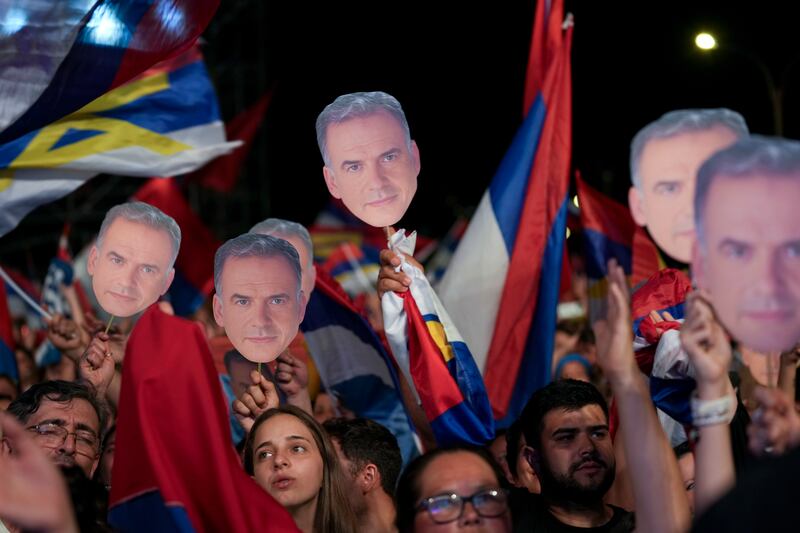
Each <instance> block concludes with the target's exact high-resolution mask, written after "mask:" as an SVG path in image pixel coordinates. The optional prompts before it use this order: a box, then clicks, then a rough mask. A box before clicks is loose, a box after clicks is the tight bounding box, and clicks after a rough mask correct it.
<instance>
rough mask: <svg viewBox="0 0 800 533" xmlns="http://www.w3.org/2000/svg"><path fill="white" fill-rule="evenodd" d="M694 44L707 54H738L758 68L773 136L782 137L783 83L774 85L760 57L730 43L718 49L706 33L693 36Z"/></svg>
mask: <svg viewBox="0 0 800 533" xmlns="http://www.w3.org/2000/svg"><path fill="white" fill-rule="evenodd" d="M694 44H695V46H697V48H699V49H700V50H702V51H703V52H709V51H711V50H716V49H717V48H719V49H720V50H722V51H725V52H731V53H734V54H739V55H740V56H743V57H744V58H745V59H746V60H747V61H750V62H752V63H753V64H754V65H755V66H756V68H758V70H759V72H761V75H762V76H763V77H764V82H765V83H766V84H767V92H768V93H769V100H770V103H771V104H772V124H773V127H774V129H775V132H774V133H775V135H777V136H779V137H780V136H782V135H783V85H784V84H783V83H781V85H780V86H778V85H776V84H775V79H774V78H773V77H772V73H771V72H770V70H769V67H767V65H766V64H764V61H762V60H761V58H760V57H758V56H757V55H755V54H754V53H753V52H750V51H749V50H745V49H742V48H739V47H738V46H736V45H734V44H732V43H724V44H723V45H722V47H721V48H720V47H719V43H718V42H717V39H716V38H715V37H714V36H713V35H711V34H710V33H708V32H700V33H698V34H697V35H695V38H694ZM791 66H792V64H790V65H789V66H787V68H786V69H785V70H784V72H783V76H782V78H781V81H784V80H785V78H786V73H787V72H788V70H789V68H790V67H791Z"/></svg>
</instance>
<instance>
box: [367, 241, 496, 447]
mask: <svg viewBox="0 0 800 533" xmlns="http://www.w3.org/2000/svg"><path fill="white" fill-rule="evenodd" d="M389 246H390V248H391V249H392V250H394V251H396V252H399V253H400V254H401V256H402V255H413V252H414V235H413V234H412V235H411V236H409V237H406V236H405V234H404V232H403V231H402V230H401V231H399V232H397V233H395V234H394V235H392V237H391V238H390V243H389ZM401 269H402V270H403V272H404V273H405V274H406V275H408V276H409V277H410V278H411V285H410V287H409V290H408V291H407V292H404V293H399V294H398V293H393V292H387V293H385V294H384V295H383V299H382V301H381V305H382V308H383V322H384V330H385V332H386V338H387V339H388V340H389V344H390V346H391V348H392V353H393V355H394V357H395V361H396V362H397V365H398V367H399V368H400V370H401V371H402V372H403V373H404V374H405V378H406V381H407V382H408V384H409V386H410V387H411V389H412V391H413V392H414V394H415V395H416V399H417V401H418V402H419V403H420V405H421V406H422V409H423V411H424V412H425V417H426V418H427V420H428V421H429V422H430V425H431V429H432V430H433V434H434V437H435V438H436V442H437V443H438V444H439V445H441V446H447V445H451V444H456V443H467V444H472V445H477V446H482V445H484V444H486V443H487V442H488V441H490V440H491V439H493V438H494V418H493V416H492V409H491V406H490V405H489V398H488V396H487V395H486V389H485V388H484V385H483V380H482V379H481V375H480V372H479V371H478V367H477V366H476V365H475V361H474V360H473V358H472V354H471V353H470V351H469V348H468V347H467V344H466V343H465V342H464V339H463V338H462V336H461V334H460V333H459V331H458V329H457V328H456V327H455V325H454V324H453V322H452V320H450V317H449V316H448V314H447V311H445V308H444V306H443V305H442V303H441V302H440V301H439V298H438V297H437V296H436V293H435V292H434V291H433V288H432V287H431V285H430V282H428V280H427V278H426V277H425V275H424V274H423V273H422V271H421V270H419V269H418V268H416V267H414V266H412V265H410V264H409V263H408V262H406V261H405V260H403V264H402V266H401Z"/></svg>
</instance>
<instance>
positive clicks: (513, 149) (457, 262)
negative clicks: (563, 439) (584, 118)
mask: <svg viewBox="0 0 800 533" xmlns="http://www.w3.org/2000/svg"><path fill="white" fill-rule="evenodd" d="M548 7H549V9H548ZM562 23H563V24H562ZM571 42H572V23H571V16H570V17H569V18H568V20H567V21H566V22H564V18H563V2H562V1H560V0H554V1H553V2H537V8H536V20H535V24H534V31H533V38H532V43H531V52H530V54H531V60H530V63H529V66H528V76H527V81H528V86H527V87H526V89H525V94H526V95H527V96H526V116H525V120H524V121H523V124H522V126H521V127H520V129H519V130H518V132H517V134H516V136H515V138H514V140H513V141H512V144H511V146H510V148H509V149H508V151H507V152H506V155H505V157H504V158H503V161H502V162H501V164H500V167H499V169H498V171H497V173H496V174H495V177H494V179H493V180H492V182H491V184H490V185H489V188H488V190H487V191H486V193H485V194H484V196H483V198H482V199H481V201H480V204H479V205H478V209H477V210H476V212H475V215H474V216H473V218H472V220H471V222H470V225H469V227H468V228H467V231H466V234H465V235H464V238H463V239H462V240H461V244H460V245H459V247H458V249H457V250H456V252H455V254H454V256H453V259H452V261H451V264H450V266H449V268H448V269H447V271H446V272H445V275H444V278H443V279H442V282H441V284H440V285H439V293H440V294H441V296H442V301H443V302H444V304H445V306H446V307H447V309H448V310H449V311H450V313H452V317H453V321H454V323H455V324H456V325H457V326H458V328H459V330H460V331H462V332H464V334H465V340H466V341H467V344H468V345H469V347H470V349H471V350H472V353H473V355H474V356H475V362H476V364H477V365H478V368H480V369H481V370H482V372H483V378H484V381H485V383H486V390H487V392H488V394H489V398H490V400H491V404H492V408H493V410H494V415H495V417H496V418H497V419H498V420H499V423H500V425H501V426H507V425H508V424H510V422H511V421H512V420H514V419H515V418H516V417H517V416H518V415H519V413H520V412H521V410H522V407H523V406H524V404H525V403H526V402H527V400H528V398H529V397H530V395H531V394H532V393H533V392H534V391H535V390H537V389H538V388H540V387H542V386H544V385H545V384H546V383H547V382H548V381H549V380H550V373H551V368H550V367H551V362H550V359H551V357H552V348H553V340H554V330H555V323H556V307H557V303H558V291H559V286H560V283H559V280H560V276H561V270H562V264H561V263H562V258H563V248H564V240H565V234H566V218H567V193H568V189H569V168H570V156H571V122H572V103H571V80H570V72H571V69H570V48H571Z"/></svg>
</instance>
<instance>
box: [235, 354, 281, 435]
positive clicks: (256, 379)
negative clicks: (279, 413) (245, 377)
mask: <svg viewBox="0 0 800 533" xmlns="http://www.w3.org/2000/svg"><path fill="white" fill-rule="evenodd" d="M250 380H251V381H252V383H253V384H252V385H250V386H249V387H247V389H246V390H245V391H244V392H243V393H242V395H241V396H240V397H239V399H237V400H234V401H233V414H234V416H236V419H237V420H238V421H239V423H240V424H241V425H242V427H243V428H244V430H245V431H246V432H247V433H250V428H252V427H253V423H254V422H255V421H256V418H257V417H258V415H260V414H261V413H263V412H264V411H266V410H267V409H272V408H274V407H278V403H279V401H278V392H277V391H276V390H275V385H274V384H273V383H272V382H271V381H270V380H269V379H267V378H265V377H264V376H262V375H261V374H259V373H258V371H256V370H253V371H251V372H250Z"/></svg>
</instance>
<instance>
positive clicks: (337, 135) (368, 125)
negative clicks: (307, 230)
mask: <svg viewBox="0 0 800 533" xmlns="http://www.w3.org/2000/svg"><path fill="white" fill-rule="evenodd" d="M361 94H366V95H367V96H366V97H367V98H372V97H373V96H372V95H378V97H377V98H388V99H390V101H391V102H393V103H395V104H396V108H397V109H398V110H399V109H400V106H399V103H397V101H396V100H394V99H393V98H392V97H391V96H389V95H386V94H385V93H356V95H355V96H358V95H361ZM351 96H354V95H344V96H342V97H339V98H338V99H337V100H336V102H334V104H331V105H336V103H337V102H339V101H340V100H341V99H343V98H348V97H351ZM329 107H330V106H329ZM327 111H328V108H326V111H324V112H323V115H325V113H326V112H327ZM399 112H400V113H402V110H400V111H399ZM324 139H325V140H324V143H325V144H324V146H325V148H324V150H325V154H326V155H327V158H326V160H325V166H324V167H323V169H322V172H323V176H324V178H325V184H326V185H327V187H328V191H329V192H330V194H331V196H333V197H334V198H338V199H341V200H342V202H343V203H344V205H345V206H346V207H347V209H348V210H350V212H351V213H353V215H355V216H356V217H357V218H359V219H360V220H362V221H364V222H366V223H367V224H369V225H371V226H375V227H385V226H391V225H393V224H396V223H397V222H398V221H399V220H400V219H401V218H402V217H403V215H404V214H405V212H406V210H407V209H408V206H409V205H410V204H411V200H412V199H413V198H414V194H415V193H416V191H417V176H418V175H419V171H420V159H419V149H418V148H417V144H416V143H415V142H414V141H412V140H410V139H409V137H408V135H407V130H406V129H405V128H404V126H403V124H402V123H401V121H400V119H399V118H398V116H397V115H395V114H393V113H392V112H390V111H387V110H384V109H382V108H381V107H374V108H372V110H371V111H369V112H366V113H362V114H356V115H353V116H350V117H347V118H344V119H342V120H336V121H332V122H331V123H329V124H327V126H326V127H325V129H324Z"/></svg>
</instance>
